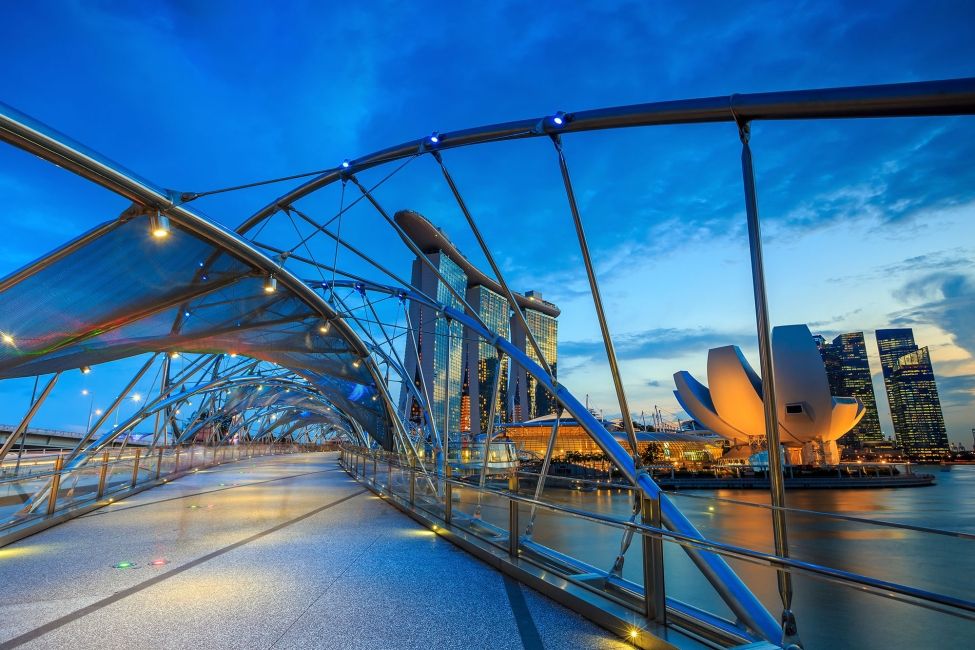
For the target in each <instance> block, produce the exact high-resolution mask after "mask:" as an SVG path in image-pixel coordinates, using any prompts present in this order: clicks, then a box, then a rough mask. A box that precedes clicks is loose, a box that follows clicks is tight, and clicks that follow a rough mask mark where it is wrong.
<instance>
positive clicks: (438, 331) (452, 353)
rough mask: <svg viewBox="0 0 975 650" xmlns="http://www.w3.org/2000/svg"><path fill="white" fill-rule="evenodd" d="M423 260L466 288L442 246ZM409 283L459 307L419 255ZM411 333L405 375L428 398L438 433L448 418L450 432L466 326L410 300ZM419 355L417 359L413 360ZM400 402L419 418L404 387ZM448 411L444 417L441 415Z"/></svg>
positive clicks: (455, 420)
mask: <svg viewBox="0 0 975 650" xmlns="http://www.w3.org/2000/svg"><path fill="white" fill-rule="evenodd" d="M426 257H427V259H428V260H429V261H430V263H431V265H432V266H433V267H434V268H436V269H437V271H438V272H439V273H440V275H441V276H443V278H444V279H445V280H446V281H447V283H449V284H450V286H451V287H452V288H453V289H454V290H455V291H457V292H458V293H459V294H460V295H464V292H465V291H466V289H467V275H466V274H465V273H464V271H463V269H461V268H460V267H459V266H458V265H457V264H456V263H455V262H454V261H453V260H451V259H450V257H448V256H447V255H444V254H443V253H441V252H440V251H434V252H431V253H427V256H426ZM411 283H412V284H413V286H414V287H416V288H417V289H419V290H420V291H422V292H423V293H425V294H426V295H428V296H431V297H434V298H436V299H437V301H438V302H440V303H442V304H445V305H447V306H450V307H454V308H456V309H463V305H462V304H461V302H460V300H458V299H457V297H456V296H455V295H454V294H453V293H451V291H450V289H448V288H447V287H446V286H445V284H444V283H443V282H441V280H440V278H438V277H437V274H436V273H434V272H433V270H432V269H431V268H430V267H428V266H427V265H426V264H423V263H422V262H420V260H414V261H413V274H412V279H411ZM409 314H410V327H411V329H412V333H411V334H410V338H412V337H415V340H416V346H417V348H418V354H416V353H414V351H413V350H410V347H411V346H412V345H413V341H412V340H411V341H407V343H406V346H407V353H406V355H405V356H404V363H403V365H404V366H405V370H406V373H407V376H408V377H410V378H412V380H413V383H414V385H416V386H417V387H419V388H420V390H421V393H422V392H423V391H424V389H425V390H426V395H427V396H428V397H429V399H430V404H431V409H430V410H431V411H432V413H433V417H434V425H435V426H436V429H437V431H440V432H441V434H442V432H443V429H444V423H445V421H446V423H447V427H448V431H449V433H451V434H454V433H456V432H458V431H459V430H460V400H461V387H462V385H463V379H464V377H463V374H462V373H463V369H464V327H463V325H461V324H460V323H458V322H456V321H451V320H449V319H447V318H445V317H444V316H443V315H441V314H438V313H437V311H436V310H435V309H433V308H432V307H428V306H426V305H421V304H419V303H417V302H415V301H412V302H410V311H409ZM417 357H419V361H420V363H419V364H418V363H417ZM400 407H401V410H402V411H403V412H405V413H409V414H410V415H411V417H412V418H413V419H414V420H417V421H420V417H419V414H420V410H419V406H418V405H417V404H416V402H415V400H413V398H412V396H411V394H410V392H409V391H408V389H407V388H406V387H404V388H403V392H402V394H401V395H400ZM445 416H446V420H445Z"/></svg>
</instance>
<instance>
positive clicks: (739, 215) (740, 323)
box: [0, 2, 975, 444]
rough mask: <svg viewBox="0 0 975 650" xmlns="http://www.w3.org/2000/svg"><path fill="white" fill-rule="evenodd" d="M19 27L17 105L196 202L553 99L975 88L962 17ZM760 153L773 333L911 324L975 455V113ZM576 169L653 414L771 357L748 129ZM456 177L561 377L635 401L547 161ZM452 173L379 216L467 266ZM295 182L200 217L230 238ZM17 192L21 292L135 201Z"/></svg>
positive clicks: (637, 385)
mask: <svg viewBox="0 0 975 650" xmlns="http://www.w3.org/2000/svg"><path fill="white" fill-rule="evenodd" d="M4 12H5V19H4V21H2V23H0V53H2V55H3V60H4V62H5V65H4V74H3V81H2V89H3V90H2V93H0V101H4V102H6V103H8V104H10V105H12V106H14V107H16V108H17V109H19V110H21V111H24V112H26V113H28V114H30V115H32V116H34V117H36V118H37V119H39V120H41V121H43V122H45V123H47V124H49V125H51V126H53V127H54V128H56V129H58V130H60V131H62V132H64V133H66V134H69V135H70V136H71V137H73V138H74V139H76V140H78V141H80V142H83V143H85V144H86V145H88V146H90V147H92V148H93V149H95V150H97V151H100V152H102V153H103V154H105V155H106V156H108V157H110V158H113V159H115V160H117V161H119V162H121V163H122V164H124V165H125V166H127V167H129V168H131V169H133V170H135V171H137V172H138V173H140V174H141V175H143V176H145V177H147V178H149V179H152V180H154V181H155V182H157V183H158V184H160V185H164V186H166V187H172V188H178V189H180V190H195V191H200V190H206V189H211V188H215V187H221V186H226V185H234V184H237V183H241V182H247V181H250V180H257V179H262V178H268V177H274V176H279V175H286V174H292V173H296V172H302V171H308V170H315V169H323V168H327V167H331V166H333V165H334V164H336V162H337V161H340V160H342V159H344V158H347V157H356V156H359V155H362V154H364V153H366V152H369V151H373V150H376V149H380V148H383V147H385V146H388V145H390V144H394V143H398V142H401V141H404V140H408V139H411V138H415V137H418V136H421V135H424V134H427V133H429V132H431V131H432V130H434V129H436V130H441V131H449V130H451V129H457V128H463V127H467V126H472V125H476V124H486V123H492V122H499V121H505V120H510V119H517V118H523V117H528V116H533V115H544V114H548V113H551V112H553V111H555V110H559V109H561V110H568V111H571V110H580V109H586V108H594V107H600V106H609V105H618V104H630V103H637V102H644V101H654V100H664V99H676V98H685V97H696V96H710V95H722V94H728V93H732V92H754V91H770V90H788V89H796V88H814V87H829V86H840V85H855V84H864V83H887V82H898V81H913V80H925V79H942V78H950V77H963V76H973V75H975V65H973V63H972V62H973V61H975V28H973V25H975V7H973V6H972V5H971V3H965V2H954V3H952V2H925V3H907V2H876V3H873V2H855V3H854V2H850V3H842V2H794V3H783V2H769V3H725V2H713V3H710V2H691V3H672V4H667V3H647V2H633V3H623V2H619V3H614V2H599V3H564V2H563V3H539V2H531V3H520V2H491V3H473V2H458V3H421V2H412V3H397V2H388V3H377V2H362V3H300V2H280V3H273V5H272V4H268V3H259V2H254V3H248V2H233V3H230V2H226V3H221V2H171V3H165V2H157V3H123V2H117V3H112V2H84V3H82V2H59V3H55V2H40V3H17V4H12V5H10V6H8V7H6V8H5V10H4ZM753 143H754V151H755V160H756V165H757V173H758V186H759V199H760V202H761V212H762V215H763V219H764V222H765V236H766V255H767V264H768V271H769V277H770V280H769V292H770V293H769V298H770V307H771V314H772V320H773V323H774V324H775V323H778V324H785V323H795V322H806V323H810V324H811V327H812V329H813V331H816V332H822V333H824V334H826V335H833V334H836V333H839V332H841V331H846V330H852V329H859V330H866V331H867V333H868V346H870V348H871V351H872V352H874V353H875V346H874V342H873V339H872V336H871V334H872V330H873V329H875V328H878V327H887V326H891V325H903V326H912V327H914V328H915V333H916V335H917V337H918V339H919V341H920V343H921V344H922V345H929V346H930V347H931V349H932V355H933V358H934V363H935V370H936V372H937V374H938V378H939V388H940V389H941V392H942V400H943V402H944V406H945V413H946V417H947V419H948V424H949V429H950V433H951V437H952V439H954V440H960V441H964V442H966V444H970V443H971V434H970V429H971V428H972V427H975V359H973V354H975V318H973V316H975V272H973V270H972V269H973V261H975V166H973V165H972V164H971V161H972V160H975V118H969V117H966V118H953V119H913V120H875V121H860V122H849V121H844V122H839V121H830V122H801V123H791V124H757V125H755V127H754V137H753ZM566 155H567V157H568V159H569V163H570V167H571V169H572V173H573V180H574V183H575V186H576V189H577V192H578V194H579V200H580V205H581V207H582V210H583V218H584V220H585V222H586V227H587V231H588V234H589V237H590V243H591V245H592V246H593V249H594V254H595V256H596V259H597V270H598V272H599V274H600V278H601V281H602V283H603V291H604V294H605V298H606V301H607V303H608V306H609V307H610V313H611V315H610V324H611V327H612V329H613V331H614V333H616V334H617V335H618V337H619V341H618V344H619V349H620V354H621V358H622V360H623V366H624V373H625V380H626V383H627V387H628V390H629V392H630V401H631V404H632V405H633V407H634V408H635V409H636V410H642V409H646V410H649V409H650V408H652V406H653V405H655V404H656V405H659V406H660V408H661V409H664V410H671V411H673V410H676V408H677V407H676V402H675V401H674V399H673V397H672V395H671V394H670V391H671V390H672V380H671V375H672V374H673V372H675V371H676V370H681V369H687V370H690V371H691V372H693V373H696V374H698V375H700V376H701V377H702V379H703V372H702V370H703V365H704V361H705V358H706V351H707V349H708V348H709V347H712V346H716V345H722V344H727V343H736V344H739V345H741V346H742V348H743V349H744V350H745V352H746V355H749V356H750V358H751V359H752V360H753V363H754V365H756V366H757V359H756V356H755V353H754V347H755V344H754V338H755V335H754V320H753V318H754V316H753V309H752V303H751V286H750V280H749V275H748V266H747V240H746V238H745V234H744V228H743V207H742V194H741V179H740V168H739V161H738V156H739V145H738V142H737V137H736V133H735V131H734V128H733V127H732V126H730V125H706V126H703V125H702V126H691V127H680V128H677V127H666V128H654V129H640V130H627V131H616V132H600V133H590V134H579V135H577V136H572V137H571V138H567V139H566ZM446 160H447V164H448V166H449V167H450V168H451V170H452V171H453V172H454V175H455V176H456V178H457V180H458V183H459V184H460V186H461V189H462V191H463V192H464V194H465V198H466V199H467V201H468V203H469V204H470V205H471V207H472V210H473V211H474V214H475V216H476V217H477V219H478V221H479V222H480V223H481V224H482V227H483V229H484V231H485V236H486V237H487V239H488V241H489V242H490V243H491V244H492V247H493V248H494V249H495V253H496V255H497V256H498V258H499V259H500V260H502V262H503V267H504V270H505V272H506V273H507V274H508V275H509V277H510V278H511V279H512V281H513V283H514V284H515V285H516V287H518V288H520V289H529V288H535V289H539V290H541V291H543V293H544V294H545V296H546V297H547V298H550V299H552V300H554V301H555V302H557V303H558V304H559V305H560V306H561V307H562V309H563V312H564V316H563V317H562V319H561V340H562V345H561V349H560V355H561V357H560V367H561V370H562V372H561V373H560V379H561V380H562V381H563V383H565V384H566V385H567V386H569V388H570V389H572V390H573V391H574V392H575V393H577V394H579V395H581V394H584V393H588V394H590V395H591V397H592V401H593V403H595V404H597V405H599V406H601V407H603V408H604V409H605V410H606V412H607V413H610V412H613V411H614V410H616V409H614V398H613V396H612V391H611V385H610V382H609V376H608V373H607V371H606V368H605V363H604V362H603V358H602V356H601V354H600V352H599V347H598V346H597V345H594V343H595V342H597V340H598V339H597V338H596V337H597V334H598V332H597V328H596V326H595V321H594V316H593V311H592V307H591V302H590V301H589V298H588V294H587V293H586V292H585V291H584V288H585V285H584V282H585V278H584V275H583V272H582V269H581V266H580V263H579V256H578V251H577V248H576V246H575V241H574V239H573V235H572V230H571V223H570V221H569V215H568V211H567V208H566V204H565V198H564V195H563V194H562V188H561V185H560V182H559V178H558V170H557V167H556V166H555V159H554V155H553V153H552V150H551V146H550V145H548V143H546V142H543V141H541V140H538V141H532V142H519V143H509V144H504V145H489V146H484V147H480V148H477V149H472V150H465V151H457V152H448V155H446ZM435 172H436V170H435V168H434V167H433V166H432V164H431V162H430V161H429V160H417V161H415V162H413V163H411V164H410V165H409V166H408V167H406V168H404V170H403V171H402V172H400V173H399V174H397V175H396V176H395V177H394V178H393V179H392V180H391V181H390V182H389V183H387V184H386V185H384V186H383V188H382V190H381V191H380V192H378V197H379V198H380V199H381V200H382V201H383V203H384V205H386V206H387V207H388V208H390V209H391V210H393V209H399V208H407V207H409V208H414V209H417V210H419V211H421V212H422V213H424V214H425V215H427V216H428V217H429V218H430V219H431V220H433V221H434V222H436V223H438V224H440V225H441V226H442V227H443V228H444V229H445V230H446V231H447V232H448V233H449V234H450V235H451V237H452V238H454V239H455V240H456V241H457V243H458V244H459V245H460V246H461V248H462V249H463V250H465V251H467V252H471V251H473V250H474V249H475V245H474V242H473V239H472V238H471V237H470V235H469V234H467V233H466V231H465V230H464V224H463V221H462V218H461V215H460V214H459V213H458V212H457V209H456V206H455V205H454V204H453V203H452V199H451V198H450V196H449V195H448V194H447V192H446V189H445V187H444V186H443V182H442V180H441V179H440V178H439V177H438V176H437V174H436V173H435ZM384 173H385V171H383V170H377V171H375V172H374V173H371V174H368V173H367V174H364V175H363V179H364V180H365V181H369V182H375V181H376V180H378V179H379V178H381V176H382V175H383V174H384ZM283 189H284V188H283V187H272V188H265V189H261V190H253V191H248V192H237V193H231V194H226V195H221V196H220V197H213V198H210V199H204V200H201V201H200V202H199V204H198V205H199V207H200V208H201V209H202V210H204V211H205V212H206V213H207V214H208V215H209V216H211V217H212V218H214V219H216V220H218V221H220V222H221V223H224V224H225V225H228V226H235V225H236V224H238V223H240V222H241V221H243V220H244V218H246V216H248V215H249V214H250V213H252V212H254V211H255V210H256V209H257V208H259V207H260V206H262V205H263V204H264V203H265V202H267V201H268V200H270V199H271V198H273V197H274V196H275V195H276V194H277V193H278V192H279V191H283ZM334 189H335V188H332V190H334ZM0 196H3V198H4V206H5V218H4V224H5V233H6V236H5V237H4V238H3V240H2V241H0V275H5V274H6V273H9V272H10V271H12V270H14V269H16V268H18V267H20V266H21V265H23V264H25V263H27V262H29V261H30V260H32V259H35V258H36V257H38V256H40V255H42V254H43V253H45V252H46V251H48V250H50V249H52V248H54V247H55V246H57V245H58V244H60V243H62V242H63V241H64V240H65V239H67V238H69V237H73V236H75V235H77V234H79V233H81V232H83V231H85V230H87V229H88V228H90V227H91V226H93V225H94V224H96V223H99V222H101V221H104V220H107V219H112V218H114V217H115V216H117V215H118V214H119V213H120V212H121V211H122V210H123V209H124V208H125V207H126V203H125V201H124V200H122V199H119V198H118V197H115V196H112V195H111V194H109V193H107V192H105V191H103V190H100V189H98V188H95V187H92V186H90V185H89V184H88V183H86V182H84V181H81V180H79V179H75V178H73V177H72V176H70V175H69V174H67V173H65V172H63V171H62V170H58V169H55V168H52V167H51V166H50V165H47V164H45V163H42V162H40V161H37V160H35V159H32V158H31V157H29V156H27V155H25V154H23V153H21V152H18V151H14V150H12V149H10V148H9V147H3V148H0ZM338 201H339V197H338V193H337V191H331V190H330V191H326V192H323V193H321V195H320V196H316V197H313V198H311V199H309V200H308V203H307V205H305V206H304V207H305V208H306V209H307V210H309V211H313V212H316V213H318V214H324V213H325V212H327V211H329V210H331V211H334V210H335V209H336V208H337V205H338ZM376 227H377V221H376V217H375V215H374V214H371V213H370V212H369V211H368V210H366V209H365V207H363V209H361V210H359V209H358V208H357V210H356V211H353V212H350V213H349V215H348V217H347V221H346V223H345V224H344V226H343V228H344V230H343V232H345V233H347V235H348V236H349V238H350V239H351V240H353V241H357V243H359V244H360V245H362V246H363V247H365V248H367V249H369V247H370V246H372V247H373V248H374V250H375V251H376V252H377V253H382V254H383V255H384V256H385V257H386V258H387V259H389V260H390V261H389V264H390V266H393V267H395V268H397V269H399V270H400V271H401V272H402V273H404V274H405V273H407V269H408V268H409V254H408V252H407V251H405V250H399V249H396V248H395V246H394V245H391V244H390V242H393V244H395V243H396V242H395V240H394V239H384V238H382V237H376V236H375V233H376ZM270 235H271V233H270V232H269V236H270ZM388 235H389V236H390V237H392V233H388ZM278 236H280V237H286V233H284V232H279V233H278ZM316 246H320V247H321V251H322V252H320V255H321V256H323V257H325V256H327V254H328V253H329V251H330V249H329V248H328V247H327V245H326V244H325V242H318V243H317V244H316ZM471 257H473V258H475V259H477V257H478V256H477V255H473V254H472V255H471ZM350 263H351V262H350ZM875 365H876V364H875ZM875 371H879V367H875ZM70 381H75V382H76V381H80V380H75V379H72V380H69V384H68V387H67V388H66V391H67V392H69V393H70V392H71V391H75V390H76V389H78V388H79V387H78V386H75V385H73V384H70ZM877 388H878V389H880V388H881V384H880V383H879V382H878V383H877ZM26 390H27V393H29V387H28V389H26ZM24 392H25V389H24V388H23V387H22V386H21V387H19V388H17V389H5V392H4V393H3V394H2V395H0V400H2V403H0V420H4V421H10V420H12V419H14V418H15V417H16V413H17V411H18V410H19V409H20V408H21V402H22V401H23V400H24V399H25V398H24ZM106 392H107V389H106ZM878 398H879V400H878V401H879V402H880V403H881V405H883V402H884V401H885V400H884V399H883V398H882V393H881V394H878ZM82 411H83V412H82ZM79 412H82V413H81V415H79ZM86 416H87V403H86V404H85V405H84V408H80V409H79V408H78V405H77V404H76V403H73V402H71V401H70V400H68V401H64V402H58V403H54V404H52V405H51V407H50V408H47V407H45V410H43V411H42V412H41V414H39V416H38V424H42V425H45V424H46V425H50V426H77V425H79V423H80V424H81V425H83V424H84V419H85V417H86ZM79 418H80V419H79ZM881 419H882V421H884V422H885V424H886V425H887V428H888V429H889V422H888V421H886V416H885V415H884V414H882V416H881Z"/></svg>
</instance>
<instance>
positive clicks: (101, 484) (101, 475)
mask: <svg viewBox="0 0 975 650" xmlns="http://www.w3.org/2000/svg"><path fill="white" fill-rule="evenodd" d="M107 476H108V452H107V451H106V452H105V453H103V454H102V466H101V469H99V470H98V493H97V494H96V495H95V498H96V499H101V498H102V496H103V495H104V494H105V478H106V477H107Z"/></svg>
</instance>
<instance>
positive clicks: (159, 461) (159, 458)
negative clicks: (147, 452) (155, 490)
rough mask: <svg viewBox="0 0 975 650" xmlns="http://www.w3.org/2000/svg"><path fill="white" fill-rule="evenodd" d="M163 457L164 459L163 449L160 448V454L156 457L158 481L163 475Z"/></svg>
mask: <svg viewBox="0 0 975 650" xmlns="http://www.w3.org/2000/svg"><path fill="white" fill-rule="evenodd" d="M162 457H163V448H162V447H160V448H159V454H158V455H157V456H156V479H157V480H158V479H159V477H160V476H161V475H162Z"/></svg>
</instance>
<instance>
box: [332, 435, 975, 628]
mask: <svg viewBox="0 0 975 650" xmlns="http://www.w3.org/2000/svg"><path fill="white" fill-rule="evenodd" d="M348 449H352V448H348ZM355 451H356V453H363V451H362V450H355ZM365 453H366V455H370V456H373V457H375V458H377V459H378V458H379V457H381V456H382V455H381V454H374V453H370V452H365ZM394 459H396V460H395V462H393V460H394ZM384 460H385V462H387V463H389V464H391V465H393V466H396V467H398V468H400V469H403V468H405V467H408V466H405V465H403V464H402V463H400V462H399V461H398V458H397V457H395V456H392V455H386V456H385V457H384ZM438 480H441V481H445V482H447V483H450V484H452V485H454V486H457V487H463V488H467V489H473V490H475V491H482V492H485V493H488V494H493V495H495V496H498V497H501V498H504V499H509V500H512V501H517V502H519V503H524V504H527V505H533V506H536V507H539V508H543V509H546V510H550V511H554V512H561V513H564V514H568V515H571V516H574V517H577V518H580V519H584V520H587V521H592V522H594V523H598V524H602V525H606V526H611V527H614V528H618V529H621V530H627V529H629V530H632V531H634V532H636V533H639V534H640V535H642V536H650V537H654V538H657V539H665V538H666V539H667V541H671V542H673V543H676V544H679V545H681V546H692V547H694V548H698V549H701V550H707V551H711V552H714V553H718V554H720V555H723V556H727V557H732V558H735V559H739V560H744V561H747V562H751V563H753V564H760V565H767V566H770V567H774V568H780V569H790V570H795V571H797V572H799V573H803V574H806V575H811V576H813V577H816V578H820V579H825V580H828V581H831V582H835V583H837V584H842V585H844V586H847V587H851V588H865V589H866V590H867V591H868V592H870V593H873V594H875V595H880V596H884V597H887V598H893V599H895V600H901V601H903V602H908V603H909V604H914V605H917V606H919V607H924V608H926V609H931V610H934V611H938V612H941V613H944V614H949V615H952V616H957V617H960V618H964V619H968V620H975V601H969V600H965V599H962V598H955V597H953V596H948V595H945V594H939V593H936V592H931V591H927V590H924V589H919V588H917V587H911V586H909V585H903V584H899V583H896V582H890V581H886V580H879V579H877V578H872V577H870V576H864V575H861V574H858V573H854V572H851V571H843V570H841V569H834V568H832V567H827V566H823V565H820V564H815V563H812V562H805V561H802V560H796V559H794V558H788V557H781V556H778V555H775V554H774V553H765V552H762V551H756V550H753V549H748V548H744V547H741V546H735V545H732V544H727V543H724V542H717V541H713V540H707V539H705V540H701V539H697V538H694V537H691V536H688V535H684V534H682V533H677V532H674V531H670V530H667V529H666V528H661V527H654V526H648V525H645V524H640V523H636V522H631V521H628V520H621V519H615V518H613V517H608V516H606V515H601V514H598V513H592V512H587V511H584V510H579V509H577V508H573V507H571V506H565V505H561V504H553V503H550V502H547V501H541V500H536V499H534V498H531V497H525V496H522V495H519V494H515V493H512V492H509V491H506V490H494V489H491V488H481V487H479V486H476V485H471V484H470V483H467V482H464V481H460V480H457V479H455V478H450V477H443V476H439V477H438ZM390 494H391V495H393V493H392V491H390ZM393 496H395V495H393ZM902 597H906V598H908V599H910V600H906V601H905V600H904V598H902ZM959 610H960V611H959Z"/></svg>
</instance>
